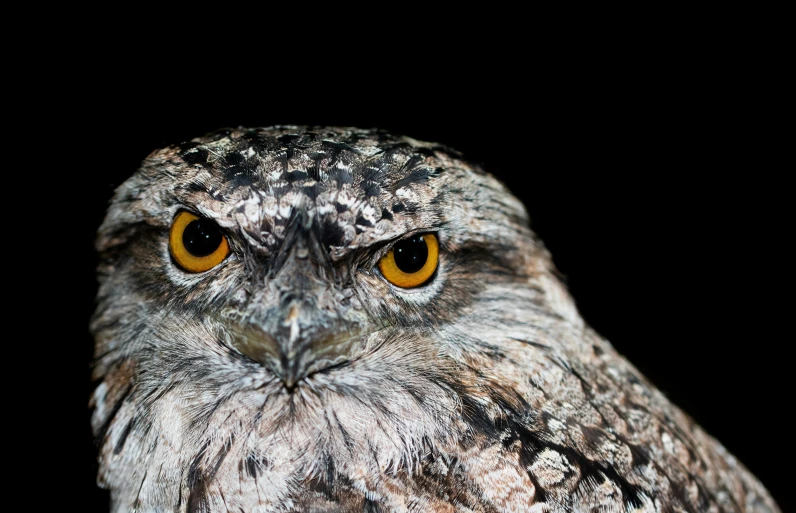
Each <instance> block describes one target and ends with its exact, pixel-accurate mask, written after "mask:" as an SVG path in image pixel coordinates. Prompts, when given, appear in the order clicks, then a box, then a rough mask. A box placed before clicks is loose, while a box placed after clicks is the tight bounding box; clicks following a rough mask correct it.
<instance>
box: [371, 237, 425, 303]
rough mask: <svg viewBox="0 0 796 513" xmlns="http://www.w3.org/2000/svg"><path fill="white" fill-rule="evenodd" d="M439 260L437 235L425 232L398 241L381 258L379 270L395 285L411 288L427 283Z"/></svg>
mask: <svg viewBox="0 0 796 513" xmlns="http://www.w3.org/2000/svg"><path fill="white" fill-rule="evenodd" d="M438 262H439V244H438V243H437V237H436V235H434V234H433V233H424V234H419V235H414V236H412V237H409V238H408V239H404V240H401V241H398V242H396V243H395V245H394V246H393V247H392V248H391V249H390V251H389V252H388V253H387V254H386V255H384V256H383V257H381V260H379V270H380V271H381V274H382V275H384V277H385V278H386V279H387V281H389V282H390V283H392V284H393V285H396V286H398V287H401V288H405V289H411V288H413V287H417V286H420V285H423V284H424V283H426V282H427V281H428V279H429V278H431V275H432V274H434V271H435V270H436V269H437V263H438Z"/></svg>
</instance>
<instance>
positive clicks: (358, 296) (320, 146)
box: [95, 127, 539, 390]
mask: <svg viewBox="0 0 796 513" xmlns="http://www.w3.org/2000/svg"><path fill="white" fill-rule="evenodd" d="M526 226H527V219H526V215H525V211H524V209H523V207H522V205H521V204H520V203H519V202H518V201H516V200H515V199H514V198H513V197H512V196H509V195H508V194H507V193H506V191H505V190H504V189H503V187H502V186H501V184H499V183H498V182H497V181H496V180H494V179H493V178H492V177H491V176H489V175H487V174H485V173H483V172H481V171H479V170H477V169H475V168H473V167H471V166H469V165H467V164H465V163H464V162H462V161H460V160H459V159H458V158H457V156H456V154H455V153H453V152H452V151H450V150H447V149H445V148H443V147H441V146H438V145H432V144H427V143H419V142H417V141H414V140H411V139H408V138H400V137H396V136H392V135H389V134H387V133H384V132H379V131H363V130H344V129H323V130H320V131H306V130H297V129H296V127H286V128H281V129H270V130H264V129H257V130H236V131H224V132H219V133H216V134H214V135H211V136H208V137H205V138H201V139H195V140H194V141H192V142H190V143H188V144H183V145H182V146H180V147H170V148H167V149H164V150H161V151H157V152H155V153H153V154H152V155H150V156H149V157H148V158H147V160H146V161H145V162H144V164H143V165H142V167H141V169H140V170H139V172H138V173H137V174H136V175H135V176H133V177H132V178H131V179H130V180H128V181H127V182H126V183H125V184H124V185H123V186H122V187H120V189H119V190H118V191H117V195H116V198H115V200H114V202H113V205H112V207H111V209H110V211H109V213H108V217H107V219H106V221H105V223H104V224H103V226H102V228H101V230H100V238H99V242H98V247H99V250H100V251H101V252H102V253H103V254H104V255H105V262H106V265H105V273H104V274H105V275H106V276H107V280H106V282H105V284H104V287H103V289H102V290H101V292H100V298H101V302H100V308H99V309H98V312H99V315H98V317H99V316H104V317H108V318H113V319H114V321H112V322H121V321H120V319H121V318H122V316H124V318H125V324H129V320H130V318H131V317H132V318H133V319H135V320H137V324H135V323H134V325H135V326H137V328H135V329H130V330H128V332H129V339H125V337H119V334H118V333H115V334H114V337H113V338H110V337H108V338H107V339H105V338H103V335H102V332H103V329H102V322H101V321H97V322H96V323H95V330H96V331H97V332H98V338H99V340H100V345H104V346H106V348H107V350H108V352H109V354H115V353H116V352H117V351H118V352H121V353H122V354H128V355H129V354H137V355H138V356H137V357H138V358H139V360H140V361H146V359H147V358H148V357H149V356H151V355H150V353H149V351H150V350H152V348H151V347H150V346H152V344H153V343H152V342H151V341H152V340H157V350H158V351H159V354H162V353H163V351H167V352H173V354H174V358H173V359H172V360H171V361H173V362H181V363H180V365H182V366H183V367H184V368H183V370H184V371H186V372H189V373H190V374H192V375H194V378H195V379H199V378H200V377H201V379H206V378H215V379H217V380H218V382H219V383H234V382H236V381H238V380H247V379H255V380H259V381H261V382H263V383H265V382H270V381H271V380H274V382H276V381H277V380H278V381H279V382H281V384H282V385H283V386H284V387H285V388H286V389H287V390H291V389H292V388H293V387H295V386H296V385H297V384H300V383H302V382H303V383H311V384H313V385H318V384H319V383H320V382H321V381H320V380H319V379H320V378H321V374H322V375H324V376H323V379H324V380H332V381H334V380H335V379H344V378H349V377H350V376H349V372H348V369H347V366H348V365H349V364H350V363H351V362H353V361H356V360H357V359H360V358H363V357H365V356H367V355H371V354H373V353H374V352H377V351H379V350H384V347H385V345H390V344H395V343H397V342H396V340H400V341H402V342H400V343H402V344H404V345H405V346H407V347H413V344H412V343H407V342H406V340H407V338H411V337H413V336H414V337H416V338H417V339H423V336H424V334H428V333H432V332H434V331H435V330H438V329H440V328H441V327H444V326H445V325H447V324H449V323H451V322H452V321H453V320H454V319H455V318H457V317H460V316H461V315H462V312H464V311H466V308H467V306H468V305H469V304H471V303H472V302H473V300H474V298H476V297H478V296H479V294H481V293H482V292H483V290H484V289H486V288H488V287H490V286H493V285H494V283H495V282H500V281H501V277H504V279H505V277H510V278H511V279H515V278H516V277H517V276H529V275H530V274H532V270H533V256H534V255H535V254H537V253H539V249H538V248H536V247H535V246H534V244H533V238H532V237H531V235H530V232H529V231H528V229H527V227H526ZM102 274H103V273H102V271H101V275H102ZM111 289H112V290H113V291H114V292H113V293H112V294H111V293H110V292H109V291H110V290H111ZM120 291H123V293H122V294H121V296H122V297H120ZM121 304H125V306H124V307H123V308H122V307H121V306H120V305H121ZM114 312H115V314H114ZM105 322H108V321H107V320H106V321H105ZM142 331H143V332H147V333H152V334H153V335H154V337H153V336H146V337H141V336H137V335H139V334H140V333H141V332H142ZM432 338H433V337H426V339H427V340H431V339H432ZM144 341H146V342H144ZM428 350H429V351H434V352H440V351H442V348H433V347H430V348H428ZM186 354H187V355H193V357H194V358H195V360H192V362H193V363H192V364H191V365H190V366H187V365H185V358H184V355H186ZM219 354H222V355H224V358H223V360H222V361H217V359H218V355H219ZM214 358H215V359H214ZM169 361H170V360H169V359H165V360H164V359H162V358H159V357H158V358H157V360H152V361H151V366H152V368H156V369H161V370H162V372H164V373H168V372H173V371H174V369H172V368H171V364H170V363H169ZM175 364H176V363H175ZM100 368H101V367H100ZM164 377H165V376H164ZM313 377H314V378H313Z"/></svg>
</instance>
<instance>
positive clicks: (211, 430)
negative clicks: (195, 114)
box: [91, 126, 779, 513]
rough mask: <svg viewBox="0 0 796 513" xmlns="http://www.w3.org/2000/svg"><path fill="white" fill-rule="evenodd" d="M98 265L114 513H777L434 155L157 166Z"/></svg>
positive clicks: (322, 141) (174, 158) (139, 178)
mask: <svg viewBox="0 0 796 513" xmlns="http://www.w3.org/2000/svg"><path fill="white" fill-rule="evenodd" d="M96 246H97V250H98V252H99V255H100V264H99V267H98V280H99V290H98V294H97V301H96V311H95V313H94V316H93V317H92V321H91V331H92V334H93V336H94V340H95V367H94V377H95V378H96V380H97V383H98V385H97V386H96V389H95V390H94V392H93V395H92V398H91V406H92V409H93V413H92V428H93V431H94V434H95V435H96V437H97V440H98V442H99V444H98V445H99V454H98V459H99V473H98V476H97V480H98V484H99V485H100V486H101V487H104V488H107V489H109V490H110V496H111V511H112V512H115V513H127V512H139V513H165V512H182V513H188V512H197V513H211V512H212V513H217V512H218V513H221V512H229V513H232V512H245V513H266V512H274V513H276V512H280V513H287V512H446V513H453V512H516V513H519V512H536V513H542V512H548V513H557V512H587V511H588V512H592V511H594V512H598V511H599V512H776V511H779V510H778V508H777V505H776V504H775V503H774V501H773V500H772V498H771V497H770V495H769V494H768V492H767V491H766V490H765V489H764V487H763V486H762V485H761V483H760V482H759V481H758V480H757V479H756V478H755V477H754V476H753V475H752V474H751V473H750V472H749V471H748V470H746V469H745V467H744V466H743V465H742V464H741V463H740V462H739V461H738V460H737V459H736V458H735V457H733V455H732V454H730V453H728V451H727V450H725V448H724V447H723V446H722V445H721V444H720V443H719V442H718V441H716V440H715V439H714V438H712V437H711V436H710V435H708V434H707V433H705V432H704V431H703V430H702V429H701V428H700V427H699V426H698V425H696V424H695V423H694V421H693V420H692V419H690V418H689V417H688V416H687V415H686V414H684V413H683V412H682V411H681V410H680V409H678V407H677V406H675V405H673V404H672V403H671V402H670V401H669V400H668V399H667V398H666V397H665V396H664V395H663V394H662V393H661V392H660V391H658V390H657V389H656V388H655V387H654V386H653V385H652V384H651V383H650V382H649V381H648V380H646V379H645V378H644V376H642V375H641V374H640V373H639V372H638V371H637V370H636V369H635V368H634V367H633V365H632V364H630V363H629V362H628V361H627V360H626V359H625V358H623V357H622V356H621V355H620V354H618V353H617V351H616V350H615V349H614V348H613V347H612V346H611V344H610V343H609V342H608V341H607V340H605V339H604V338H602V337H601V336H600V335H599V334H597V333H596V332H595V331H594V330H592V329H591V328H590V327H589V326H588V325H587V324H586V323H584V321H583V319H582V318H581V316H580V315H579V313H578V311H577V309H576V307H575V305H574V302H573V300H572V298H571V297H570V295H569V294H568V292H567V290H566V288H565V286H564V285H563V284H562V282H561V281H560V279H559V278H558V275H557V273H556V270H555V268H554V266H553V264H552V261H551V258H550V255H549V253H548V251H547V250H546V248H545V246H544V245H543V243H542V242H541V241H540V240H539V239H538V237H537V236H536V235H535V234H534V233H533V232H532V231H531V229H530V225H529V220H528V216H527V214H526V211H525V209H524V207H523V205H522V204H521V202H520V201H518V199H516V198H515V197H514V196H512V194H511V193H510V192H509V191H508V190H506V188H505V187H504V186H503V185H502V184H501V183H500V182H499V181H498V180H496V179H495V178H494V177H493V176H492V175H490V174H488V173H487V172H486V171H484V170H483V169H481V168H480V167H479V166H478V165H474V164H472V163H470V162H468V161H467V160H465V158H464V157H463V156H462V155H461V154H460V153H459V152H457V151H455V150H453V149H450V148H447V147H445V146H443V145H440V144H434V143H429V142H422V141H418V140H414V139H411V138H409V137H404V136H399V135H394V134H391V133H388V132H386V131H383V130H377V129H357V128H348V127H344V128H341V127H304V126H275V127H267V128H237V129H227V130H219V131H217V132H214V133H211V134H208V135H206V136H203V137H199V138H196V139H193V140H191V141H190V142H187V143H184V144H180V145H174V146H169V147H167V148H164V149H160V150H157V151H154V152H153V153H152V154H150V155H149V156H148V157H147V158H146V159H145V160H144V162H143V163H142V164H141V166H140V168H139V169H138V171H137V172H136V173H135V174H133V176H132V177H130V178H129V179H128V180H127V181H125V182H124V183H123V184H122V185H121V186H120V187H119V188H118V189H117V190H116V192H115V194H114V197H113V199H112V201H111V204H110V206H109V209H108V211H107V215H106V217H105V219H104V221H103V223H102V225H101V226H100V228H99V231H98V236H97V242H96Z"/></svg>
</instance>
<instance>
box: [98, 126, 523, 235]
mask: <svg viewBox="0 0 796 513" xmlns="http://www.w3.org/2000/svg"><path fill="white" fill-rule="evenodd" d="M453 180H456V181H458V182H459V185H460V187H455V188H452V187H447V185H449V184H450V182H451V181H453ZM462 180H464V181H465V182H473V181H475V182H487V183H488V187H487V189H494V188H497V189H501V186H500V185H499V184H496V182H495V181H494V180H493V179H492V178H491V177H490V176H488V175H486V174H485V173H483V172H482V171H481V170H480V169H478V168H477V167H471V166H470V165H468V164H467V163H466V162H464V161H463V160H461V159H460V157H459V155H458V153H457V152H455V151H454V150H451V149H449V148H446V147H444V146H442V145H439V144H434V143H425V142H421V141H417V140H414V139H411V138H408V137H403V136H397V135H393V134H390V133H388V132H385V131H383V130H375V129H374V130H363V129H357V128H337V127H315V128H308V127H299V126H286V127H270V128H252V129H244V128H240V129H234V130H220V131H217V132H214V133H212V134H209V135H206V136H204V137H200V138H196V139H193V140H191V141H190V142H187V143H183V144H181V145H177V146H170V147H168V148H164V149H162V150H158V151H155V152H153V153H152V154H151V155H150V156H149V157H148V158H147V159H146V160H145V161H144V163H143V164H142V166H141V169H140V170H139V172H138V173H136V175H134V177H132V178H131V179H130V180H128V182H126V183H125V184H123V186H122V187H120V190H119V191H117V195H116V199H115V201H114V205H115V206H119V205H122V206H123V208H121V207H120V208H116V209H115V211H116V213H115V214H114V208H112V209H111V212H110V213H109V216H108V219H107V220H106V224H108V223H110V224H112V220H113V219H114V216H115V215H116V216H125V215H126V216H135V215H136V213H137V214H138V219H127V220H126V221H127V222H129V221H132V220H136V221H141V220H143V221H145V222H150V223H159V224H163V223H168V222H170V218H171V216H173V215H174V213H175V212H176V210H177V209H179V208H190V209H194V210H197V211H198V212H199V213H201V214H203V215H206V216H208V217H212V218H214V219H216V220H217V221H218V222H219V224H220V225H222V226H223V227H225V228H228V229H234V230H236V231H239V232H241V233H242V234H243V237H244V238H245V239H246V240H247V241H248V242H249V243H250V244H254V245H260V246H262V247H264V248H265V249H269V248H273V247H274V246H276V245H278V244H279V243H280V241H281V238H282V235H283V233H284V231H285V229H286V227H287V226H288V225H289V224H290V223H291V222H292V220H293V219H295V217H296V216H297V215H298V213H299V212H301V215H303V216H304V217H305V218H307V219H308V220H310V221H312V222H314V223H316V225H317V226H319V227H320V228H321V233H322V234H323V236H324V237H325V240H324V241H323V242H324V244H325V245H327V246H331V247H337V248H343V247H346V248H355V247H357V246H366V245H369V244H372V243H373V242H375V241H380V240H388V239H391V238H395V237H399V236H401V235H403V234H405V233H407V232H409V231H412V230H418V229H429V228H432V227H434V226H437V225H439V224H440V223H441V222H442V221H443V219H444V218H445V217H446V213H447V215H448V216H449V215H450V212H452V211H456V212H461V211H462V207H461V205H462V203H464V202H465V201H463V199H464V200H468V199H469V198H463V197H457V195H461V194H462V192H461V191H462V190H463V189H465V188H463V187H461V185H463V182H462ZM472 190H479V187H475V188H472ZM501 190H502V189H501ZM131 203H135V205H132V204H131ZM519 209H520V210H523V209H522V207H521V206H519ZM523 215H524V213H523ZM155 218H159V219H158V220H155ZM117 221H123V220H122V219H117Z"/></svg>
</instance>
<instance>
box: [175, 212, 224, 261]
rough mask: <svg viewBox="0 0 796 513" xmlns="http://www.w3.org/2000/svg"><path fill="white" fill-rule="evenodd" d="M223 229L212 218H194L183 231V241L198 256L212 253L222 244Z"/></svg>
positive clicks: (189, 250)
mask: <svg viewBox="0 0 796 513" xmlns="http://www.w3.org/2000/svg"><path fill="white" fill-rule="evenodd" d="M221 237H223V235H221V230H219V229H218V225H217V224H216V223H215V222H214V221H211V220H210V219H194V220H193V221H191V222H190V223H188V226H186V227H185V231H184V232H182V243H183V244H184V245H185V249H187V250H188V252H189V253H190V254H192V255H193V256H196V257H203V256H207V255H210V254H211V253H213V251H215V250H217V249H218V247H219V246H220V245H221Z"/></svg>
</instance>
